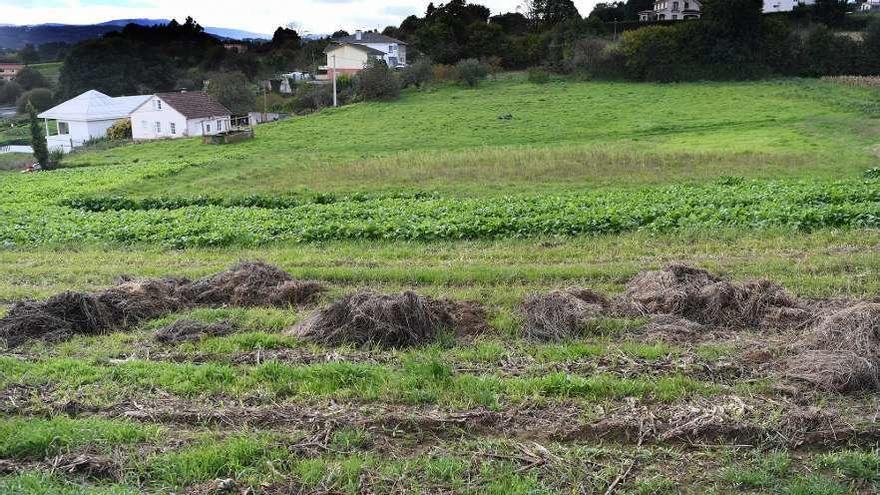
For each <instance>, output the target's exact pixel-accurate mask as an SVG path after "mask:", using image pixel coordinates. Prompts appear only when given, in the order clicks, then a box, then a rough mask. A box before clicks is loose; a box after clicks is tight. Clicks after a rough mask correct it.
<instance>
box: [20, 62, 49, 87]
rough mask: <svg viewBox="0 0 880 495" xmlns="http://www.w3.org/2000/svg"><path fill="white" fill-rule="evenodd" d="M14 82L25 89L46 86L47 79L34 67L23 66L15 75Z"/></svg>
mask: <svg viewBox="0 0 880 495" xmlns="http://www.w3.org/2000/svg"><path fill="white" fill-rule="evenodd" d="M15 82H16V83H18V85H19V86H21V87H22V89H24V90H25V91H29V90H31V89H34V88H48V87H49V81H47V80H46V78H45V77H43V74H41V73H40V72H39V71H37V70H36V69H31V68H30V67H25V68H24V69H22V70H21V71H20V72H19V73H18V75H16V76H15Z"/></svg>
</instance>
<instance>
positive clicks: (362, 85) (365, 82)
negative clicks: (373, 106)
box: [355, 61, 400, 101]
mask: <svg viewBox="0 0 880 495" xmlns="http://www.w3.org/2000/svg"><path fill="white" fill-rule="evenodd" d="M355 88H356V93H357V94H358V96H360V97H361V98H363V99H364V100H367V101H376V100H379V101H387V100H394V99H396V98H398V97H399V96H400V80H399V79H398V78H397V74H395V73H394V71H393V70H391V68H390V67H388V65H386V64H385V62H379V61H373V62H371V63H370V64H369V65H368V66H367V68H366V69H364V70H362V71H360V72H359V73H358V75H357V76H356V77H355Z"/></svg>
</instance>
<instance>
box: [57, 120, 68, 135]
mask: <svg viewBox="0 0 880 495" xmlns="http://www.w3.org/2000/svg"><path fill="white" fill-rule="evenodd" d="M58 134H61V135H62V136H66V135H68V134H70V124H68V123H67V122H59V123H58Z"/></svg>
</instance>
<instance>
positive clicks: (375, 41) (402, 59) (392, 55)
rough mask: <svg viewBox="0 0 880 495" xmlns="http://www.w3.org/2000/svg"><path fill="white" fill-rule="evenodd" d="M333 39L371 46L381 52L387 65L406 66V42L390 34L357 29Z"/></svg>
mask: <svg viewBox="0 0 880 495" xmlns="http://www.w3.org/2000/svg"><path fill="white" fill-rule="evenodd" d="M333 41H335V42H336V43H350V44H353V45H362V46H366V47H368V48H372V49H373V50H377V51H380V52H382V54H383V55H382V59H383V60H384V61H385V63H386V64H388V67H392V68H397V67H406V43H404V42H403V41H400V40H398V39H395V38H392V37H390V36H385V35H384V34H380V33H373V32H364V31H361V30H357V31H355V33H354V34H352V35H351V36H343V37H342V38H336V39H334V40H333Z"/></svg>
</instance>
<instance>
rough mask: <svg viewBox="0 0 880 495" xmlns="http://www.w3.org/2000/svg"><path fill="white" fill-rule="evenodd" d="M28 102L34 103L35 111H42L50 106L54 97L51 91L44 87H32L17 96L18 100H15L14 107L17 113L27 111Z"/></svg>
mask: <svg viewBox="0 0 880 495" xmlns="http://www.w3.org/2000/svg"><path fill="white" fill-rule="evenodd" d="M28 102H31V103H32V104H33V105H34V108H35V109H36V110H37V112H42V111H44V110H48V109H50V108H52V104H53V103H54V102H55V98H53V97H52V92H51V91H49V90H48V89H46V88H37V89H32V90H30V91H28V92H26V93H24V94H22V95H21V96H19V97H18V100H16V102H15V109H16V110H18V113H25V112H27V105H28Z"/></svg>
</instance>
